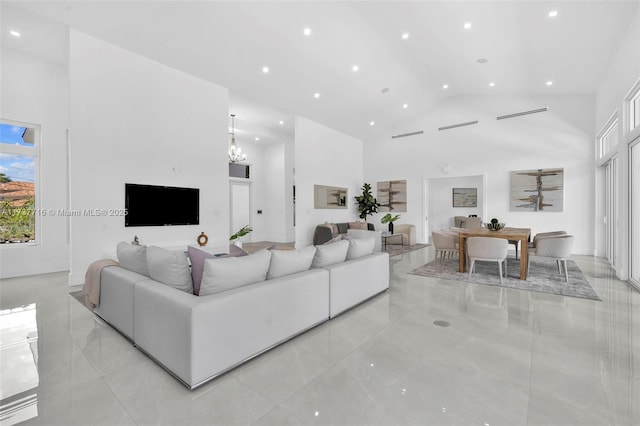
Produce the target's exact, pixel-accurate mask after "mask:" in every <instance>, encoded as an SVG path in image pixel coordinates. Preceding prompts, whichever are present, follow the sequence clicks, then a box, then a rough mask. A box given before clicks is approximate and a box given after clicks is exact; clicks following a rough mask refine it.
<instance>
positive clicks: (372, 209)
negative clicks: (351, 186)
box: [354, 183, 380, 222]
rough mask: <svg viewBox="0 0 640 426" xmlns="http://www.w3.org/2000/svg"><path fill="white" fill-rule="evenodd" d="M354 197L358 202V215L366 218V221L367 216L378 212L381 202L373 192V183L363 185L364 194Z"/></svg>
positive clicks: (365, 219)
mask: <svg viewBox="0 0 640 426" xmlns="http://www.w3.org/2000/svg"><path fill="white" fill-rule="evenodd" d="M354 198H355V200H356V203H358V213H359V215H358V217H360V219H364V221H365V222H366V221H367V216H369V215H372V214H374V213H377V212H378V207H380V203H378V200H376V199H375V197H374V196H373V194H371V185H369V184H368V183H365V184H364V185H362V195H358V196H357V197H354Z"/></svg>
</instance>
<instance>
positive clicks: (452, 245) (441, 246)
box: [431, 231, 458, 263]
mask: <svg viewBox="0 0 640 426" xmlns="http://www.w3.org/2000/svg"><path fill="white" fill-rule="evenodd" d="M431 241H432V242H433V246H434V247H435V249H436V259H439V260H440V262H441V263H443V262H444V260H445V258H446V259H450V258H451V257H452V256H453V255H454V254H458V234H456V233H454V232H448V231H432V232H431Z"/></svg>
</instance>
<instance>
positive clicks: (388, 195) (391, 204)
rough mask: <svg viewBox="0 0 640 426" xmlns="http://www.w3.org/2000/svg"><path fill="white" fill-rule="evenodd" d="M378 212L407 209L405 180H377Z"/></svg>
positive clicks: (403, 210) (404, 210)
mask: <svg viewBox="0 0 640 426" xmlns="http://www.w3.org/2000/svg"><path fill="white" fill-rule="evenodd" d="M377 200H378V203H380V207H378V211H379V212H406V211H407V181H406V180H387V181H383V182H378V197H377Z"/></svg>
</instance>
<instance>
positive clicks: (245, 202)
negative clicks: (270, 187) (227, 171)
mask: <svg viewBox="0 0 640 426" xmlns="http://www.w3.org/2000/svg"><path fill="white" fill-rule="evenodd" d="M229 196H230V198H231V200H230V203H229V206H230V209H231V211H230V218H231V220H230V221H229V223H230V224H231V228H230V229H229V235H233V234H234V233H236V232H238V230H240V228H242V227H243V226H245V225H249V226H251V182H238V181H230V182H229ZM243 239H245V240H246V241H251V234H249V235H247V236H246V237H244V238H243Z"/></svg>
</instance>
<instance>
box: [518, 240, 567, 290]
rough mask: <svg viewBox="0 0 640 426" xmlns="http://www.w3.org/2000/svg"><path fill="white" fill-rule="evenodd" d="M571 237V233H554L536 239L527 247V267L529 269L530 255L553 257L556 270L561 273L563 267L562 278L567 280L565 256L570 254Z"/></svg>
mask: <svg viewBox="0 0 640 426" xmlns="http://www.w3.org/2000/svg"><path fill="white" fill-rule="evenodd" d="M573 239H574V237H573V235H556V236H548V237H545V238H540V239H538V241H537V242H536V246H535V247H533V248H530V249H529V258H528V259H527V269H529V265H531V258H532V257H546V258H550V259H555V261H556V264H557V266H558V272H559V273H560V274H561V273H562V268H563V267H564V278H565V280H566V282H569V271H568V270H567V258H568V257H569V256H570V255H571V247H572V246H573Z"/></svg>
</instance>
